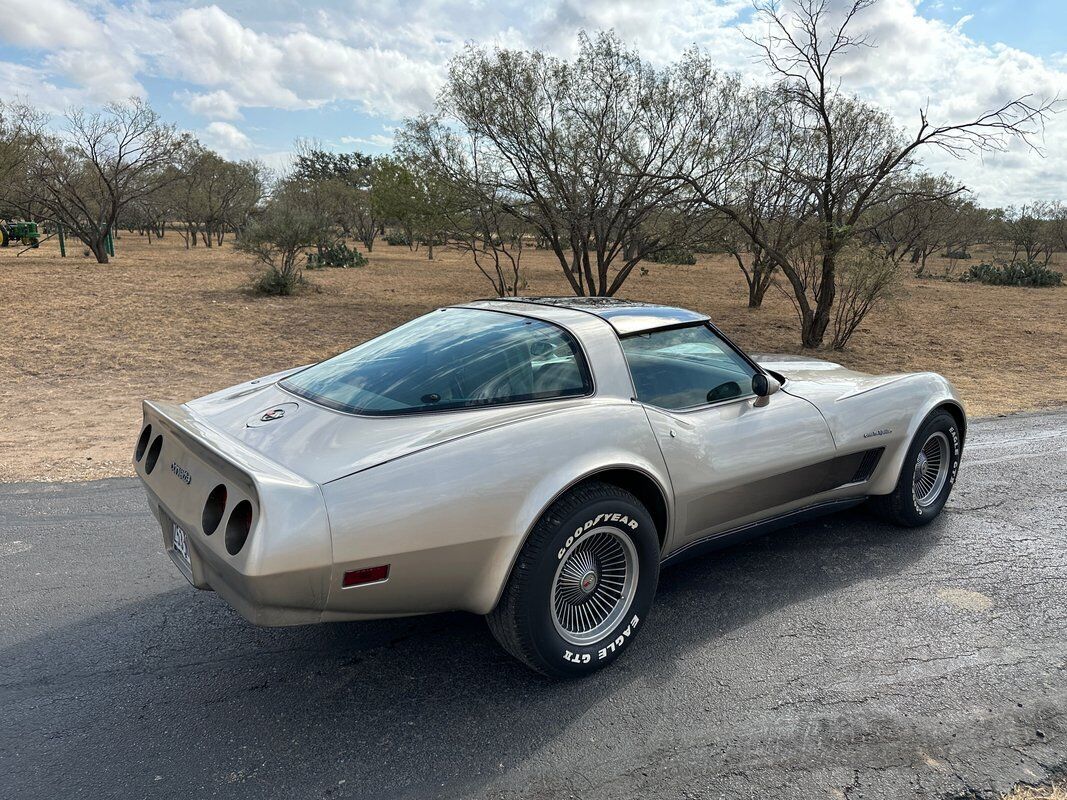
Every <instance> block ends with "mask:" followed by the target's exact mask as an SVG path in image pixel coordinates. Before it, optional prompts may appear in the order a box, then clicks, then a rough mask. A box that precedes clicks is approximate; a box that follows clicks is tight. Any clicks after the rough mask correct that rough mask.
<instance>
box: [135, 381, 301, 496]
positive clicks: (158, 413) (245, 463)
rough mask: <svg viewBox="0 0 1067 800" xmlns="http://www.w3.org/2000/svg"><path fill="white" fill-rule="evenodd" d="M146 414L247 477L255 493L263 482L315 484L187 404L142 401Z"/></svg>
mask: <svg viewBox="0 0 1067 800" xmlns="http://www.w3.org/2000/svg"><path fill="white" fill-rule="evenodd" d="M142 408H143V410H144V414H145V417H148V416H152V417H155V418H157V419H159V420H160V421H161V422H162V423H163V424H164V425H166V426H167V427H169V428H171V429H172V432H173V433H174V434H175V435H177V436H179V437H182V438H185V439H187V440H190V441H191V443H192V444H193V445H194V446H195V447H196V448H197V449H198V450H200V451H201V452H202V453H203V454H205V455H206V456H207V457H209V458H210V459H212V460H216V461H219V462H221V466H222V467H223V468H224V470H226V471H232V470H234V469H236V470H238V471H239V472H241V473H242V474H244V475H245V476H246V477H247V479H248V484H249V485H248V487H247V488H248V489H249V490H250V491H253V492H255V491H256V489H257V488H258V487H257V485H258V484H261V483H263V482H264V481H281V482H284V483H289V484H294V485H298V486H304V487H308V488H310V487H315V486H317V485H318V484H316V483H314V482H313V481H310V480H308V479H307V478H305V477H303V476H301V475H298V474H297V473H295V472H293V471H291V470H289V469H287V468H286V467H284V466H282V465H281V464H279V463H278V462H276V461H273V460H271V459H269V458H267V457H266V456H265V455H263V454H262V453H260V452H259V451H258V450H254V449H253V448H251V447H249V446H248V445H247V444H245V443H244V442H242V441H241V440H240V439H237V438H236V437H234V436H231V435H230V434H228V433H226V432H225V431H222V430H219V429H218V428H216V427H214V426H212V425H211V424H209V423H208V422H207V421H206V420H204V419H203V418H202V417H201V416H200V415H198V414H197V413H196V412H195V411H193V410H192V409H191V408H189V406H188V405H185V404H182V405H178V404H176V403H167V402H163V401H154V400H145V401H143V403H142Z"/></svg>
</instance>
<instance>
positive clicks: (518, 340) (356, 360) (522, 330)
mask: <svg viewBox="0 0 1067 800" xmlns="http://www.w3.org/2000/svg"><path fill="white" fill-rule="evenodd" d="M281 385H282V386H283V387H284V388H285V389H288V390H289V391H291V392H293V393H295V394H298V395H300V396H302V397H306V398H308V399H309V400H313V401H315V402H317V403H320V404H322V405H325V406H328V407H330V408H335V409H338V410H340V411H347V412H350V413H355V414H375V415H385V414H412V413H418V412H426V411H444V410H450V409H459V408H478V407H483V406H492V405H500V404H503V403H521V402H529V401H534V400H549V399H553V398H560V397H576V396H580V395H585V394H589V393H591V392H592V379H591V378H590V375H589V369H588V366H587V365H586V363H585V359H584V358H583V357H582V353H581V349H580V348H579V346H578V343H577V342H576V341H575V340H574V337H573V336H571V334H569V333H568V332H567V331H565V330H563V329H562V328H560V327H558V326H556V325H553V324H551V323H548V322H543V321H541V320H536V319H531V318H528V317H521V316H517V315H514V314H506V313H502V312H497V311H488V310H481V309H467V308H445V309H441V310H439V311H434V312H432V313H430V314H427V315H425V316H422V317H419V318H417V319H414V320H412V321H411V322H408V323H406V324H404V325H401V326H400V327H399V328H394V329H393V330H391V331H389V332H388V333H385V334H382V335H381V336H379V337H377V338H376V339H371V340H370V341H368V342H364V343H363V344H361V345H359V346H358V347H354V348H352V349H351V350H348V351H346V352H344V353H341V354H340V355H337V356H334V357H333V358H330V359H327V360H326V361H323V362H321V363H319V364H315V365H314V366H311V367H308V368H307V369H305V370H302V371H301V372H298V373H296V374H295V375H292V376H290V377H289V378H286V379H285V380H284V381H282V383H281Z"/></svg>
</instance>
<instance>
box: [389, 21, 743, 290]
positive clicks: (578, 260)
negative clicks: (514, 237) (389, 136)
mask: <svg viewBox="0 0 1067 800" xmlns="http://www.w3.org/2000/svg"><path fill="white" fill-rule="evenodd" d="M687 59H688V61H687V65H686V68H682V67H672V68H668V69H663V70H657V69H655V68H653V67H651V66H650V65H648V64H647V63H645V62H643V61H642V60H641V59H640V57H639V56H638V55H637V54H636V53H635V52H633V51H630V50H626V49H624V48H623V46H622V45H621V44H620V42H619V41H618V39H616V38H615V37H614V36H613V35H611V34H601V35H599V36H597V37H596V38H595V39H589V38H588V37H586V36H585V35H584V34H583V35H582V37H581V40H580V43H579V52H578V55H577V57H576V58H575V59H574V60H573V61H562V60H559V59H555V58H552V57H549V56H547V55H545V54H543V53H540V52H517V51H512V50H496V51H493V52H488V51H485V50H481V49H478V48H475V47H468V49H467V50H466V51H465V53H464V54H463V55H461V56H459V57H458V58H456V59H455V60H454V61H453V62H452V64H451V67H450V70H449V78H448V84H447V86H446V88H445V90H444V92H443V93H442V95H441V96H440V98H439V100H438V113H437V114H436V115H435V116H433V117H423V118H421V119H418V120H414V121H412V122H410V123H409V124H408V126H407V128H406V130H405V131H404V133H403V135H402V136H401V148H402V150H404V151H405V152H406V153H407V154H409V155H411V156H412V157H414V158H416V159H418V160H421V161H427V160H434V159H436V160H437V162H438V168H439V169H441V170H442V171H444V172H450V173H453V174H459V173H462V172H465V171H470V170H471V166H470V163H477V164H478V165H479V169H480V171H481V175H482V178H481V180H480V182H479V184H478V186H479V187H480V188H481V189H482V190H483V192H484V195H483V203H481V204H479V205H484V207H486V208H493V207H495V204H500V208H502V209H503V210H504V211H505V212H506V213H508V214H510V215H512V216H513V217H514V218H515V219H516V220H518V221H519V222H520V223H521V226H522V227H523V228H525V229H528V230H530V231H531V232H533V233H534V234H535V236H536V237H537V238H538V240H539V241H541V242H543V243H544V245H546V246H547V248H548V249H551V250H552V252H553V253H554V254H555V256H556V258H557V260H558V261H559V265H560V267H561V269H562V271H563V274H564V275H565V276H566V279H567V281H568V284H569V285H570V288H571V290H572V291H573V292H574V293H575V294H576V295H613V294H615V293H616V292H617V291H618V290H619V289H620V287H621V286H622V285H623V284H624V283H625V281H626V279H627V277H628V276H629V275H630V273H631V271H632V270H633V269H634V267H635V266H636V265H637V264H638V262H640V261H641V259H643V258H647V257H648V256H650V255H652V254H654V253H656V252H657V251H659V250H661V249H663V248H665V247H667V246H670V245H676V244H678V242H679V241H680V240H682V241H684V240H685V238H687V236H688V235H689V232H688V231H686V230H684V228H685V225H686V224H687V223H688V222H689V221H691V220H694V219H697V218H698V217H697V215H693V214H689V213H685V212H686V211H687V210H691V206H692V204H693V202H694V200H693V198H687V197H686V196H685V195H684V193H683V192H682V189H683V188H684V187H683V184H682V182H680V181H678V180H677V179H665V178H664V177H662V173H664V172H665V171H666V170H667V169H668V166H669V165H671V164H674V163H677V162H685V161H686V159H685V158H684V157H683V155H682V152H683V151H684V150H686V149H687V148H689V147H690V146H691V145H690V143H691V142H692V141H693V140H694V139H695V138H696V137H697V136H698V131H696V126H697V124H698V121H699V119H700V116H701V115H700V110H701V109H702V108H703V101H704V100H705V98H707V97H708V96H710V94H711V92H710V90H709V85H710V84H715V85H719V84H720V83H721V82H722V81H721V79H720V78H719V77H718V76H717V75H716V74H715V73H714V70H713V69H711V67H710V66H709V64H708V63H707V61H706V60H701V59H699V58H698V57H696V56H695V55H692V54H691V55H690V56H688V57H687ZM689 62H691V63H689ZM698 67H699V69H698ZM705 116H707V115H705ZM460 140H462V141H460ZM457 158H458V159H464V160H466V161H467V162H470V163H468V164H462V163H455V164H448V163H446V160H447V159H457ZM686 203H688V204H689V207H690V208H689V209H687V208H686V207H685V206H686Z"/></svg>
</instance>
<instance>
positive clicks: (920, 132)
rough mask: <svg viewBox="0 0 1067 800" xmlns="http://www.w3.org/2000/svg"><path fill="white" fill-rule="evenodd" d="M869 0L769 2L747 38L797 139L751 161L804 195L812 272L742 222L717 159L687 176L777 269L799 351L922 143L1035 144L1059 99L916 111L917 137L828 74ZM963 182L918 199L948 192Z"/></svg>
mask: <svg viewBox="0 0 1067 800" xmlns="http://www.w3.org/2000/svg"><path fill="white" fill-rule="evenodd" d="M873 2H874V0H852V2H851V3H849V5H848V6H846V8H845V11H844V13H843V14H842V15H835V14H834V13H833V9H834V8H836V4H835V3H832V2H831V0H798V2H797V3H796V4H793V5H792V6H791V9H792V10H791V11H790V12H789V13H787V12H785V11H783V10H782V9H781V8H780V7H779V6H778V4H777V3H774V2H761V3H760V4H758V5H757V10H758V13H759V16H760V18H762V20H763V21H764V22H765V23H766V25H767V29H768V33H767V36H766V38H764V39H762V40H758V41H757V40H753V41H754V42H755V44H756V45H757V46H758V47H759V48H760V49H761V51H762V53H763V56H764V60H765V61H766V63H767V64H768V66H769V67H770V68H771V70H772V72H773V73H774V75H775V76H776V78H777V87H776V88H777V91H778V92H779V93H780V94H781V96H782V98H783V103H784V104H785V106H786V109H787V111H786V112H783V113H785V114H786V116H787V117H788V119H789V120H790V126H791V127H792V129H793V130H795V132H796V136H797V139H796V142H795V146H794V147H793V149H792V151H791V153H790V154H788V155H785V154H783V153H782V152H781V151H780V150H775V149H768V148H761V149H757V151H756V152H755V154H754V155H753V158H754V159H756V160H757V161H758V162H759V163H761V164H762V165H763V166H764V167H765V168H767V169H769V170H771V171H774V172H777V173H779V174H781V175H782V176H783V177H784V178H786V179H788V180H789V181H791V182H794V183H795V184H797V185H798V186H799V187H802V188H803V190H804V191H805V192H807V193H808V195H809V197H810V204H811V209H812V210H811V217H812V220H813V221H814V223H815V231H816V232H817V236H818V243H819V269H818V271H817V274H812V273H811V272H810V270H807V269H801V268H799V267H798V265H797V264H796V263H795V261H794V260H793V257H792V256H791V254H790V252H789V251H788V250H784V249H783V248H782V247H780V246H776V245H775V243H774V242H773V241H771V240H770V239H769V238H768V237H767V236H766V234H765V233H764V232H763V231H761V230H760V229H759V228H758V227H756V226H753V225H752V224H751V221H750V220H747V219H746V218H745V216H744V214H743V213H742V210H741V208H740V207H739V205H738V204H736V203H735V197H734V196H733V194H732V190H733V189H734V188H735V187H734V186H733V185H732V183H731V182H730V181H729V180H724V179H723V177H722V175H721V174H720V170H719V168H718V162H717V161H716V160H715V159H714V158H713V159H711V162H710V163H711V166H710V167H708V168H705V169H704V170H703V171H697V172H690V173H689V175H688V180H689V182H690V184H691V185H692V186H693V187H694V189H695V191H696V192H697V193H698V194H699V195H700V196H701V198H702V199H703V201H704V202H705V203H707V204H708V205H709V206H711V207H712V208H714V209H717V210H719V211H721V212H722V213H724V214H726V215H728V216H730V217H731V218H732V219H733V220H734V221H735V222H736V223H737V225H738V226H739V227H741V229H742V230H743V231H744V232H745V233H746V235H748V236H749V237H750V238H751V239H752V241H753V242H754V243H756V244H757V245H758V246H760V247H762V248H763V249H764V250H765V251H766V254H767V256H768V257H769V258H770V259H771V260H772V261H773V262H774V263H776V264H777V265H778V267H779V268H780V269H781V270H782V273H783V274H784V275H785V277H786V279H787V280H788V282H789V284H790V286H791V288H792V292H793V296H794V298H795V304H796V308H797V312H798V315H799V317H800V323H801V340H802V342H803V344H804V346H805V347H818V346H820V345H821V344H822V343H823V337H824V335H825V333H826V330H827V328H828V327H829V325H830V324H831V321H832V319H833V314H832V312H833V307H834V301H835V299H836V296H837V288H838V281H837V266H838V258H839V256H840V254H841V252H842V251H843V249H844V248H845V247H846V246H847V245H848V244H849V243H850V242H851V241H852V240H853V238H854V237H855V236H857V235H859V234H863V233H865V232H866V231H868V230H869V229H870V228H872V227H877V226H879V225H881V224H884V220H885V219H886V218H888V217H889V216H891V215H892V214H894V213H898V211H897V209H899V207H900V206H899V204H897V205H896V208H894V201H895V200H898V199H899V198H900V197H901V189H900V188H899V186H900V184H901V183H902V180H901V179H902V178H903V176H905V175H907V174H908V173H910V172H911V171H913V170H914V169H915V168H916V166H917V158H918V156H919V154H920V153H921V152H922V151H923V150H924V149H929V148H937V149H940V150H942V151H944V152H947V153H949V154H951V155H954V156H957V157H964V156H966V155H969V154H972V153H976V152H989V151H998V150H1004V149H1005V148H1006V147H1007V146H1008V143H1009V141H1010V140H1012V139H1021V140H1022V141H1023V142H1025V143H1026V144H1027V145H1029V146H1031V147H1034V148H1035V149H1036V146H1035V145H1034V144H1033V138H1032V137H1033V136H1034V135H1035V134H1036V133H1037V132H1038V131H1039V130H1040V129H1041V128H1042V126H1043V124H1044V122H1045V120H1046V118H1047V117H1048V116H1049V114H1050V113H1052V112H1053V110H1054V108H1055V106H1056V104H1057V102H1058V101H1035V100H1032V99H1031V98H1030V97H1029V96H1024V97H1020V98H1017V99H1015V100H1011V101H1009V102H1006V103H1003V104H1001V105H1000V106H998V107H996V108H994V109H992V110H990V111H986V112H984V113H982V114H980V115H978V116H977V117H974V118H972V119H970V120H968V121H965V122H960V123H950V124H943V125H936V124H933V123H931V121H930V120H929V118H928V115H927V111H926V110H922V111H920V114H919V124H918V126H917V128H916V130H915V131H914V133H912V134H905V133H904V132H903V131H902V130H901V129H900V128H898V127H897V125H896V124H895V123H894V122H893V121H892V119H891V118H890V117H889V115H888V114H886V113H884V112H882V111H880V110H879V109H877V108H875V107H874V106H872V105H870V104H867V103H864V102H861V101H859V100H857V99H856V98H854V97H851V96H849V95H847V94H845V93H843V92H842V91H841V90H840V88H839V86H838V82H837V80H836V79H835V77H834V67H835V65H836V64H837V63H838V61H839V60H840V59H841V57H842V56H845V55H846V54H848V53H849V52H852V51H855V50H856V49H857V48H860V47H864V46H866V45H867V44H868V42H867V41H866V38H865V37H863V36H857V35H853V33H852V32H851V29H852V27H853V23H854V21H855V18H856V17H857V15H858V14H860V13H861V12H862V11H863V10H864V9H866V8H867V7H869V6H870V5H871V4H872V3H873ZM758 124H759V122H758V121H754V122H753V126H754V127H756V126H758ZM712 152H713V153H714V150H712ZM679 173H680V174H682V175H685V172H684V171H679ZM962 188H963V187H962V186H957V187H955V188H954V189H951V190H949V191H946V192H942V193H941V194H940V195H925V196H923V197H922V199H924V200H927V201H929V200H935V199H937V198H938V197H939V196H940V197H949V196H952V194H954V193H958V192H959V191H962ZM914 197H915V199H916V200H918V199H919V196H918V195H915V196H914Z"/></svg>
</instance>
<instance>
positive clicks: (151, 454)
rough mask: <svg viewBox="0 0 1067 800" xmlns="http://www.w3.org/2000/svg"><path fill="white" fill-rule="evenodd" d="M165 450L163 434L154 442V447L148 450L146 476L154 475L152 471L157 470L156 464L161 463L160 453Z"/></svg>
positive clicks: (145, 465)
mask: <svg viewBox="0 0 1067 800" xmlns="http://www.w3.org/2000/svg"><path fill="white" fill-rule="evenodd" d="M162 449H163V434H160V435H159V436H157V437H156V438H155V439H154V440H153V441H152V446H151V447H149V448H148V455H147V456H145V460H144V471H145V474H147V475H150V474H152V470H154V469H155V468H156V462H157V461H159V451H160V450H162Z"/></svg>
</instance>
